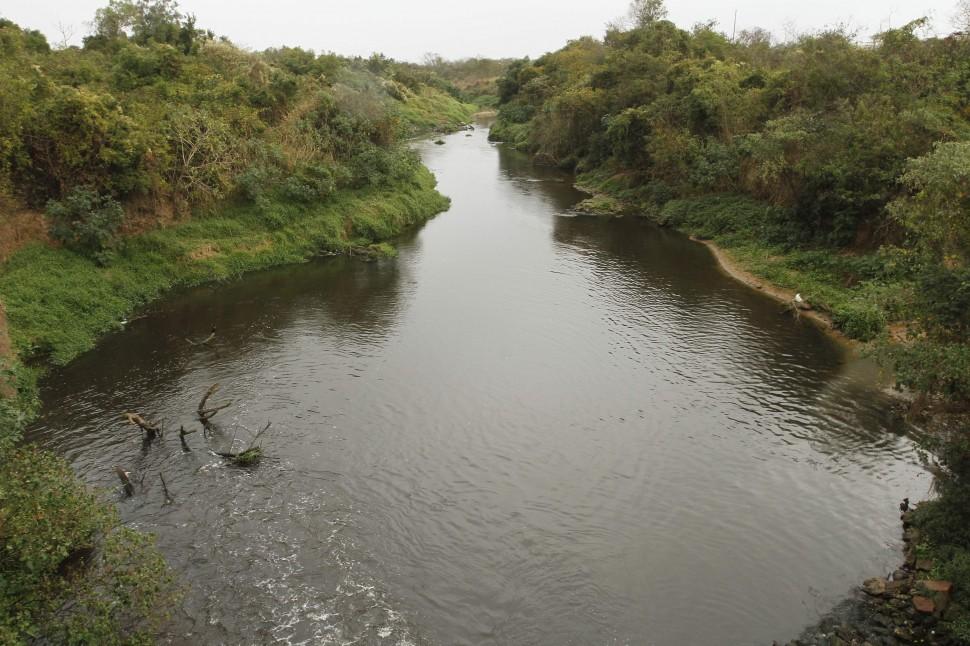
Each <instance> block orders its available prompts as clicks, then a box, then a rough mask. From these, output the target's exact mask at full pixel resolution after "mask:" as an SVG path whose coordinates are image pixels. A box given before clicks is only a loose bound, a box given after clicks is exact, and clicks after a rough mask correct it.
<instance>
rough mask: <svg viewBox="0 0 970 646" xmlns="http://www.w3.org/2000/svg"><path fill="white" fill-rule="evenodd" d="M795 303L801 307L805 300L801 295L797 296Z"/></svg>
mask: <svg viewBox="0 0 970 646" xmlns="http://www.w3.org/2000/svg"><path fill="white" fill-rule="evenodd" d="M795 302H796V303H798V304H799V305H801V304H802V303H804V302H805V299H804V298H802V295H801V294H795Z"/></svg>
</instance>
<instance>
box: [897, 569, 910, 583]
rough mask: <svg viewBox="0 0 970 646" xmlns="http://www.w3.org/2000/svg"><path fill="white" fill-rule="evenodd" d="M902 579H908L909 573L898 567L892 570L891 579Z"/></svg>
mask: <svg viewBox="0 0 970 646" xmlns="http://www.w3.org/2000/svg"><path fill="white" fill-rule="evenodd" d="M903 579H909V573H908V572H907V571H906V570H904V569H902V568H900V569H898V570H896V571H895V572H893V581H902V580H903Z"/></svg>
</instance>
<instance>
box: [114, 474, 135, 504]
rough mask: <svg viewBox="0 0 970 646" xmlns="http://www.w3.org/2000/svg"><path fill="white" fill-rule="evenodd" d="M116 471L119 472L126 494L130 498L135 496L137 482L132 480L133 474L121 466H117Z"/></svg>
mask: <svg viewBox="0 0 970 646" xmlns="http://www.w3.org/2000/svg"><path fill="white" fill-rule="evenodd" d="M115 473H116V474H118V479H119V480H121V484H122V486H123V487H124V488H125V496H127V497H129V498H131V497H132V496H134V495H135V483H133V482H132V481H131V474H130V473H128V472H127V471H125V470H124V469H122V468H121V467H115Z"/></svg>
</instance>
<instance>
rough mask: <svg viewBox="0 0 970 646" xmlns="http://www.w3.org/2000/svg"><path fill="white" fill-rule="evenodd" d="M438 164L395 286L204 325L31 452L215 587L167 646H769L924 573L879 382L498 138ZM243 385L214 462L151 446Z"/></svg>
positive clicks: (454, 139) (896, 439) (90, 359)
mask: <svg viewBox="0 0 970 646" xmlns="http://www.w3.org/2000/svg"><path fill="white" fill-rule="evenodd" d="M419 148H420V151H421V153H422V155H423V157H424V159H425V162H426V163H427V164H428V166H429V167H430V168H431V169H432V170H433V171H434V172H435V174H436V175H437V176H438V179H439V182H440V190H441V191H442V192H443V193H445V194H446V195H449V196H450V197H451V198H452V200H453V204H452V208H451V210H450V211H448V212H447V213H444V214H442V215H440V216H438V217H437V218H436V219H434V220H433V221H431V222H430V223H429V224H427V225H426V226H424V227H423V228H422V229H421V230H420V231H417V232H415V233H413V234H411V235H409V236H407V237H405V238H404V239H403V240H401V241H400V244H399V249H400V254H399V256H398V257H397V258H395V259H388V260H381V261H378V262H374V263H365V262H362V261H359V260H355V259H347V258H338V259H321V260H320V261H317V262H313V263H309V264H306V265H302V266H296V267H287V268H282V269H279V270H275V271H268V272H265V273H260V274H256V275H251V276H248V277H246V278H244V279H243V280H241V281H239V282H235V283H231V284H228V285H220V286H215V287H209V288H202V289H194V290H191V291H187V292H184V293H181V294H177V295H175V296H172V297H170V298H168V299H166V300H164V301H163V302H160V303H159V304H157V305H155V306H153V307H151V308H150V309H148V310H147V312H146V314H147V316H146V317H145V318H143V319H139V320H135V321H133V322H132V323H131V324H130V325H129V326H128V329H127V330H126V331H124V332H122V333H118V334H114V335H112V336H110V337H108V338H107V339H105V340H104V341H103V342H102V343H101V344H100V346H99V347H98V349H97V350H95V351H93V352H91V353H89V354H88V355H86V356H84V357H82V358H80V359H79V360H78V361H76V362H74V363H73V364H71V365H70V366H68V367H67V368H65V369H62V370H59V371H57V372H55V373H54V374H52V375H51V376H50V377H49V378H48V379H47V380H46V382H45V384H44V388H43V398H44V402H45V408H44V412H43V415H42V417H41V419H40V420H39V422H38V423H37V424H35V425H34V427H33V428H32V429H31V433H30V437H31V438H32V439H34V440H36V441H39V442H41V443H42V444H44V445H46V446H48V447H50V448H53V449H55V450H56V451H58V452H59V453H61V454H62V455H65V456H66V457H67V458H68V459H69V460H70V461H71V463H72V464H73V466H74V468H75V469H76V470H77V471H78V473H80V474H81V475H82V477H83V478H85V479H86V480H87V481H88V482H90V483H91V484H93V485H95V486H98V487H102V488H104V489H106V490H108V491H109V494H108V495H109V496H112V497H114V498H116V499H118V500H119V505H120V509H121V513H122V516H123V518H124V519H125V520H126V521H128V522H131V523H133V524H134V525H136V526H138V527H140V528H142V529H144V530H147V531H151V532H154V533H156V534H157V535H158V540H159V545H160V546H161V548H162V550H163V551H164V553H165V555H166V556H167V557H168V559H169V561H170V562H171V563H172V564H173V566H174V567H175V568H176V570H177V571H178V572H179V574H180V576H181V577H182V579H183V580H184V581H185V583H186V584H187V586H188V592H187V594H186V597H185V601H184V603H183V605H182V607H181V608H179V610H178V611H177V612H176V613H175V616H174V617H173V620H172V622H171V625H170V626H169V628H168V631H167V633H166V635H165V640H166V641H167V642H169V643H174V644H219V643H225V644H269V643H281V644H287V643H293V644H296V643H307V644H400V645H406V644H414V645H419V644H443V645H451V644H515V645H518V644H524V645H525V644H549V645H565V644H576V645H587V644H653V645H657V646H667V645H677V646H680V645H722V644H770V643H771V640H772V639H779V640H786V639H791V638H793V637H794V636H796V635H797V634H798V633H799V632H800V630H801V628H802V627H803V626H804V625H806V624H807V623H809V622H811V621H812V620H813V619H815V618H817V617H818V615H819V614H820V613H824V612H825V611H826V610H827V609H828V608H830V607H831V606H832V605H834V604H835V603H836V602H838V601H839V600H840V598H841V597H843V596H844V595H845V594H846V593H847V592H848V591H849V590H850V588H851V587H852V586H854V585H857V584H858V582H859V581H861V580H862V579H863V578H865V577H866V576H870V575H873V574H878V573H881V572H885V571H887V570H889V569H891V568H892V567H893V566H894V565H895V564H896V562H897V560H898V558H899V557H898V534H899V526H898V520H897V519H896V513H895V507H896V503H897V502H898V501H899V500H900V499H902V498H903V497H904V496H909V497H912V498H920V497H921V496H923V495H925V494H926V491H927V486H928V482H929V477H928V476H927V475H925V474H924V473H923V471H922V470H921V469H920V468H919V467H918V466H917V462H918V461H917V458H916V455H915V452H914V447H913V444H912V442H911V440H910V439H909V438H908V437H907V434H906V431H907V429H905V428H904V427H901V426H900V425H899V423H898V422H896V421H894V418H893V417H892V415H891V414H890V413H889V406H888V400H887V398H886V396H885V395H884V394H883V393H882V392H881V391H880V389H879V386H878V384H877V381H876V377H877V375H876V372H875V370H874V368H873V367H872V366H871V365H870V364H868V363H866V362H864V361H859V360H855V359H853V358H851V357H850V356H848V354H847V353H846V352H845V350H844V348H842V347H840V345H839V344H837V343H835V342H834V341H832V340H831V339H830V338H828V337H827V336H826V335H825V334H823V333H821V332H820V331H819V330H817V329H816V328H815V327H813V326H812V325H810V324H808V323H806V322H797V321H795V320H793V319H792V318H791V317H790V316H787V315H781V314H780V313H779V310H780V309H781V308H780V306H779V305H778V304H777V303H775V302H773V301H771V300H768V299H767V298H766V297H764V296H763V295H762V294H759V293H758V292H756V291H753V290H751V289H748V288H746V287H744V286H742V285H740V284H738V283H735V282H733V281H732V280H730V279H729V278H727V277H725V276H724V275H722V274H721V273H720V272H719V271H718V269H717V267H716V265H715V262H714V260H713V259H712V257H711V256H710V254H709V252H708V251H707V249H705V248H704V247H702V246H701V245H698V244H696V243H693V242H690V241H689V240H686V239H685V238H683V237H682V236H680V235H677V234H674V233H672V232H668V231H664V230H660V229H657V228H655V227H652V226H650V225H649V224H647V223H646V222H644V221H641V220H637V219H634V218H625V219H621V220H602V219H595V218H589V217H574V214H573V213H572V212H571V210H570V209H571V207H572V206H573V205H574V204H575V203H576V201H577V200H579V199H581V197H582V196H581V195H580V194H579V193H577V192H576V191H575V190H574V189H572V188H571V185H570V181H569V177H567V176H565V175H561V174H558V173H556V172H553V171H548V170H539V169H535V168H533V167H532V166H531V165H530V164H529V163H528V162H527V161H526V160H525V159H523V158H522V157H521V156H519V155H518V154H516V153H513V152H510V151H507V150H504V149H502V148H501V147H498V146H495V145H492V144H490V143H489V142H488V141H487V140H486V131H485V130H484V129H479V130H476V131H475V132H474V133H472V136H465V134H464V133H458V134H455V135H452V136H449V137H447V138H446V144H445V145H443V146H435V145H432V144H420V145H419ZM212 326H216V328H217V330H218V333H217V336H216V338H215V340H214V341H213V342H212V343H210V344H208V345H206V346H203V347H194V346H192V345H190V344H189V343H187V342H186V341H185V338H186V337H190V338H201V337H204V336H206V335H207V334H208V331H209V329H210V328H211V327H212ZM215 382H219V383H221V384H222V390H221V391H220V392H219V393H218V394H217V395H216V397H215V398H214V402H215V403H219V402H224V401H229V400H232V401H233V402H234V405H233V406H232V407H231V408H229V409H228V410H226V411H224V412H223V413H220V415H219V416H218V417H217V418H216V419H217V420H219V421H220V422H221V424H222V425H223V433H224V434H223V435H217V436H215V437H214V438H212V439H211V440H206V438H204V437H202V434H201V433H196V434H193V435H191V436H189V438H188V443H189V445H190V447H191V449H192V450H191V451H190V452H185V451H183V450H182V448H181V447H180V444H179V440H178V436H177V432H175V431H173V430H170V431H169V433H168V434H167V435H166V436H165V437H164V438H163V439H162V440H161V441H157V442H155V443H153V444H151V445H146V444H143V442H142V440H141V438H140V436H139V434H138V433H137V432H135V430H134V429H133V428H132V427H130V426H126V424H125V421H124V420H123V419H122V417H121V413H122V412H123V411H126V410H137V411H139V412H141V413H142V414H144V415H146V416H147V417H149V418H151V419H157V420H161V421H162V422H163V423H164V425H165V427H166V428H168V429H177V428H178V427H179V425H180V424H184V425H185V426H186V428H197V427H198V424H197V423H196V422H195V421H194V419H193V411H194V410H195V408H196V406H197V403H198V401H199V399H200V397H201V395H202V393H203V392H204V391H205V390H206V388H207V387H208V386H209V385H210V384H212V383H215ZM267 421H272V422H273V426H272V427H271V430H270V432H269V433H268V434H267V435H266V436H265V441H264V443H263V446H264V450H265V456H266V457H265V458H264V459H263V461H262V463H261V464H260V465H259V466H258V467H256V468H251V469H241V468H233V467H228V466H226V465H225V464H224V463H223V460H221V459H220V458H218V457H217V456H215V455H213V454H212V453H211V452H210V451H209V450H207V447H213V448H216V449H218V448H220V447H222V446H224V445H225V444H226V443H228V441H229V439H231V436H232V435H233V434H236V435H237V436H238V437H246V436H247V435H246V431H245V430H243V429H244V428H248V429H256V428H259V427H261V426H262V425H263V424H264V423H265V422H267ZM116 464H117V465H122V466H124V467H125V468H126V469H128V470H130V471H132V472H133V473H134V477H135V479H136V480H139V479H140V478H141V477H142V475H145V474H147V475H145V480H144V487H143V489H141V490H140V491H139V493H138V494H137V495H136V496H135V497H134V498H132V499H130V500H122V499H121V497H120V495H119V493H118V491H117V482H116V479H115V477H114V475H113V467H114V465H116ZM159 472H162V473H163V474H164V476H165V479H166V481H167V482H168V484H169V488H170V490H171V492H172V494H173V495H174V497H175V504H173V505H169V506H164V505H163V504H162V503H163V498H162V491H161V485H160V484H159V479H158V475H157V474H158V473H159Z"/></svg>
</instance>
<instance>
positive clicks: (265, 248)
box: [0, 168, 448, 364]
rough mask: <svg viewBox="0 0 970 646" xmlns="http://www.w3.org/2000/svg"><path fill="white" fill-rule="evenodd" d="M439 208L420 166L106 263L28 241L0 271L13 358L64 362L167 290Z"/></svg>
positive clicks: (208, 220) (136, 248) (391, 228)
mask: <svg viewBox="0 0 970 646" xmlns="http://www.w3.org/2000/svg"><path fill="white" fill-rule="evenodd" d="M447 205H448V201H447V198H444V197H443V196H441V195H440V194H439V193H438V192H437V191H436V190H435V189H434V178H433V176H432V175H431V174H430V172H429V171H427V170H426V169H423V168H422V169H420V170H419V171H418V172H417V174H416V175H415V176H414V178H413V180H412V181H410V182H407V183H399V184H396V185H392V186H388V187H385V188H379V189H366V190H363V191H346V192H342V193H338V194H336V195H335V196H333V197H331V198H329V199H328V200H326V201H324V202H322V203H320V204H317V205H313V206H302V205H294V204H280V205H274V208H273V209H272V217H267V215H266V212H265V209H263V210H260V209H259V208H257V207H256V206H252V205H227V206H225V207H223V208H221V209H220V210H218V211H217V212H216V213H214V214H212V215H209V216H203V217H197V218H195V219H192V220H191V221H188V222H186V223H184V224H180V225H178V226H175V227H172V228H168V229H160V230H156V231H152V232H149V233H146V234H144V235H140V236H137V237H134V238H131V239H129V240H127V241H126V243H125V244H124V246H123V248H122V249H121V250H120V251H119V253H118V254H117V256H116V257H115V259H114V260H113V261H112V263H111V264H110V265H109V266H107V267H99V266H98V265H97V264H95V263H94V262H93V261H91V260H89V259H87V258H85V257H82V256H79V255H77V254H75V253H72V252H70V251H67V250H64V249H54V248H51V247H48V246H45V245H40V244H36V245H32V246H28V247H26V248H24V249H22V250H20V251H18V252H17V253H16V254H14V255H13V257H11V258H10V259H9V261H8V262H7V263H6V264H5V265H4V266H3V267H2V268H0V299H2V300H3V302H4V303H5V304H6V307H7V317H8V322H9V325H10V334H11V338H12V340H13V344H14V347H15V349H16V351H17V353H18V354H19V355H20V357H21V358H23V359H31V358H46V359H48V360H49V361H51V362H52V363H54V364H64V363H67V362H68V361H70V360H71V359H73V358H74V357H76V356H77V355H79V354H80V353H82V352H85V351H87V350H89V349H90V348H92V347H93V346H94V344H95V342H96V340H97V339H98V337H99V336H100V335H102V334H103V333H105V332H107V331H109V330H111V329H113V328H116V327H117V326H118V324H119V321H121V320H122V319H123V318H124V317H126V316H128V315H129V314H130V313H131V312H132V311H133V310H134V309H135V308H137V307H139V306H141V305H144V304H145V303H148V302H149V301H151V300H153V299H155V298H158V296H159V295H161V294H162V293H164V292H165V291H168V290H170V289H172V288H174V287H177V286H184V285H196V284H200V283H205V282H210V281H217V280H225V279H229V278H233V277H235V276H238V275H240V274H242V273H244V272H247V271H253V270H257V269H263V268H267V267H272V266H275V265H282V264H287V263H297V262H304V261H306V260H307V259H309V258H311V257H312V256H314V255H315V254H318V253H320V252H321V251H338V252H339V251H349V250H350V249H352V248H355V247H366V246H368V245H370V244H371V243H374V242H378V241H381V240H386V239H387V238H391V237H393V236H395V235H397V234H399V233H401V232H402V231H404V230H405V229H406V228H408V227H410V226H412V225H414V224H417V223H419V222H422V221H424V220H425V219H427V218H429V217H431V216H432V215H434V214H435V213H438V212H440V211H442V210H444V209H445V208H447Z"/></svg>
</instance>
